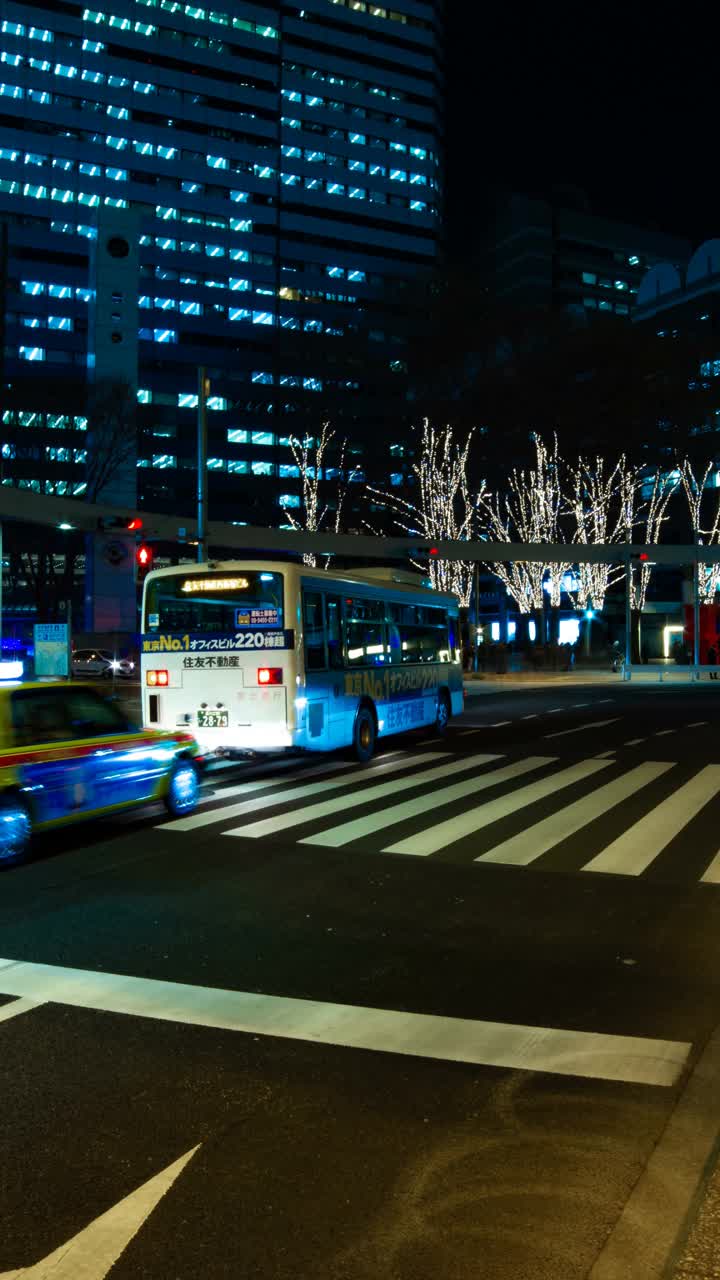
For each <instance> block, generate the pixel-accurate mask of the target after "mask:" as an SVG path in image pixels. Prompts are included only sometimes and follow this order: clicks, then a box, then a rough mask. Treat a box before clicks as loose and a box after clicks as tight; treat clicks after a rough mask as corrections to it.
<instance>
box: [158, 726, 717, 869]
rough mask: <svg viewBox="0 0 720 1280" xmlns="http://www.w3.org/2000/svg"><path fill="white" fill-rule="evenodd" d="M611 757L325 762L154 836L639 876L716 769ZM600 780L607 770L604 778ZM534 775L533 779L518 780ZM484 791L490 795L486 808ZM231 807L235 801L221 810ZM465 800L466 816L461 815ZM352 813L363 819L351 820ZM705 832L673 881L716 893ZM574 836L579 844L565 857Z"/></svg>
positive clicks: (706, 829) (257, 784) (680, 826)
mask: <svg viewBox="0 0 720 1280" xmlns="http://www.w3.org/2000/svg"><path fill="white" fill-rule="evenodd" d="M611 755H612V756H613V758H609V757H610V756H611ZM614 756H615V753H614V752H613V753H611V752H603V753H602V754H601V755H597V756H592V757H591V758H586V759H583V760H579V761H578V760H576V761H574V762H573V763H571V764H563V762H562V758H561V756H560V755H559V754H558V755H551V754H547V755H528V756H516V757H515V758H508V755H507V754H506V753H505V754H503V753H498V752H482V753H478V754H472V755H468V756H464V757H458V756H454V755H452V754H450V753H448V752H446V751H440V752H432V751H423V752H422V753H420V752H417V753H414V754H413V755H406V754H403V753H402V752H398V753H397V754H393V755H392V756H388V757H380V758H379V759H378V760H377V761H376V762H375V763H373V764H372V765H371V766H370V767H363V766H360V765H357V764H351V763H348V762H347V761H337V760H335V761H327V760H326V761H324V762H323V763H322V764H317V765H314V766H313V767H312V768H310V769H304V770H303V771H302V772H299V773H298V774H297V775H295V776H293V777H292V778H288V777H287V776H282V774H281V773H276V772H275V771H273V773H272V774H271V775H270V776H267V777H263V778H256V779H253V780H251V781H248V782H242V783H239V784H232V785H230V786H229V787H226V788H222V786H218V788H217V790H216V791H214V792H212V793H211V794H210V795H209V796H206V797H205V798H204V800H203V801H202V803H201V807H200V809H199V811H198V812H195V813H193V814H191V815H188V816H187V817H185V818H181V819H179V820H176V821H172V822H167V823H165V824H164V825H163V828H162V829H163V831H171V832H192V831H194V830H196V829H198V828H205V827H211V826H217V827H219V828H223V830H222V834H223V835H231V836H234V837H238V838H248V839H251V840H260V839H263V838H266V837H271V836H273V835H275V834H276V833H278V832H283V831H288V832H290V833H292V832H293V831H294V829H296V828H300V827H306V828H310V830H309V831H308V832H307V834H303V833H300V832H299V833H298V834H297V835H295V836H294V839H295V840H296V841H297V844H298V845H301V844H302V845H309V846H317V847H321V848H327V849H340V848H343V847H346V846H351V845H353V844H356V843H357V842H361V841H366V840H367V841H368V844H367V846H364V848H368V849H370V850H372V852H373V853H383V854H406V855H411V856H415V857H425V858H428V857H432V856H433V855H435V854H437V855H440V856H441V857H443V858H450V859H452V860H453V861H456V860H457V861H459V862H460V863H463V864H465V865H467V864H469V863H470V862H471V859H472V860H473V863H474V864H475V865H479V866H482V865H496V866H506V867H509V868H516V869H524V868H532V867H533V866H535V865H536V864H538V860H540V859H542V858H543V855H546V854H549V855H551V856H550V857H549V858H547V859H546V860H545V861H544V862H540V863H539V869H540V870H542V871H546V872H552V871H553V870H565V871H567V870H571V871H572V872H574V873H584V872H595V873H600V872H606V873H608V874H615V875H624V876H634V877H638V876H642V875H643V874H644V873H645V872H646V871H648V869H649V868H651V867H652V866H653V864H654V862H655V861H656V859H657V858H658V857H659V856H660V855H661V854H662V853H663V851H664V850H666V849H667V848H668V846H669V845H670V843H671V842H672V841H673V840H674V839H675V838H676V837H677V836H679V835H680V834H681V833H683V832H684V831H686V829H687V828H689V827H690V826H691V824H693V823H694V822H695V819H698V818H700V817H701V815H703V814H704V813H705V811H706V809H707V806H708V805H709V804H710V803H711V801H714V800H715V799H716V797H718V796H719V795H720V764H709V765H705V766H703V767H702V768H700V769H698V770H697V771H696V772H695V773H694V774H693V775H692V776H690V777H688V774H689V772H690V769H689V768H688V766H687V765H686V764H685V765H683V764H679V763H678V762H677V761H668V760H645V761H642V762H640V763H635V764H633V765H632V766H630V767H627V768H622V761H621V760H618V759H616V758H614ZM603 771H607V772H606V773H605V776H604V777H600V776H599V775H600V774H602V773H603ZM532 773H536V774H537V775H538V776H537V777H535V778H534V779H530V780H526V776H527V775H528V774H532ZM308 779H312V781H308ZM660 780H664V781H663V783H662V795H661V797H660V799H657V797H658V794H659V792H660V787H659V786H655V784H656V783H660ZM582 783H585V784H586V786H585V787H581V788H580V790H581V791H582V794H579V792H576V794H575V796H574V797H571V798H570V799H569V801H567V802H564V793H565V792H566V791H567V790H568V789H569V788H570V787H573V786H576V787H580V784H582ZM493 791H495V792H496V794H495V795H493V794H492V792H493ZM403 792H404V793H405V795H404V796H403V795H402V793H403ZM485 792H487V793H490V794H488V796H487V798H485V797H484V795H483V793H485ZM498 793H499V794H498ZM228 797H230V798H231V803H225V802H226V801H227V799H228ZM236 797H238V799H237V801H236ZM462 801H466V802H467V805H468V807H466V808H463V807H462V804H461V803H459V802H462ZM540 804H542V810H541V811H540V812H538V810H537V806H538V805H540ZM623 805H627V806H628V807H627V808H626V810H625V812H626V813H627V814H628V818H627V822H628V824H629V825H626V826H625V829H624V830H622V831H621V834H620V835H617V836H616V835H615V833H616V832H617V831H618V828H619V827H622V815H623V809H622V806H623ZM451 806H453V807H455V812H453V810H452V808H451ZM457 808H459V809H460V811H459V812H457ZM449 809H450V813H449V816H446V817H445V818H442V817H441V812H442V810H445V813H446V814H448V810H449ZM353 810H361V812H360V813H359V814H358V816H353V814H352V811H353ZM638 814H642V816H640V817H639V816H638ZM251 815H257V817H251ZM336 815H339V816H336ZM608 815H614V816H613V818H612V830H610V831H608V832H607V834H605V833H604V830H603V820H604V819H605V818H607V817H608ZM516 817H517V819H518V820H517V821H514V822H513V825H512V826H510V825H509V824H510V822H511V821H512V820H513V819H515V818H516ZM246 818H250V819H251V820H250V821H249V822H246V823H245V822H243V823H242V824H240V825H235V826H231V827H230V828H229V829H228V824H229V823H232V822H233V821H234V820H237V819H243V820H244V819H246ZM523 818H524V819H525V821H524V823H523V822H522V821H521V820H522V819H523ZM424 822H426V823H427V825H423V823H424ZM403 826H404V828H405V829H404V830H403ZM393 827H394V828H399V830H397V831H396V832H395V833H394V835H395V839H394V840H393V842H392V843H387V844H385V847H382V846H383V838H382V835H380V836H379V838H378V839H377V840H376V841H374V842H373V841H372V840H371V839H370V838H371V837H373V836H377V835H378V833H384V832H387V831H388V830H389V829H390V828H393ZM494 827H498V830H497V834H496V833H495V831H494V830H493V828H494ZM712 827H713V823H712V822H711V821H710V820H709V819H708V818H707V815H706V817H705V819H704V820H703V822H702V823H701V824H700V825H699V826H698V828H697V829H696V831H694V832H693V844H692V845H691V846H690V849H688V846H687V845H686V846H684V861H683V857H681V852H683V851H681V850H680V846H678V850H679V852H678V859H677V861H678V873H679V878H680V879H686V878H688V876H689V875H690V876H692V878H695V879H698V880H700V881H701V882H702V883H705V884H708V885H720V853H718V852H717V844H715V847H714V848H712V847H708V848H707V853H706V854H705V857H703V853H704V850H705V844H704V842H705V841H707V842H708V843H709V841H710V840H711V838H712V836H711V831H712ZM418 828H419V829H418ZM518 828H520V829H518ZM480 833H482V844H481V845H480V849H478V848H475V849H473V848H472V843H471V842H470V841H469V840H468V837H473V836H476V835H477V836H479V835H480ZM580 833H586V834H582V835H580ZM578 835H580V839H579V840H578V841H577V842H576V843H575V844H568V845H567V847H566V848H561V846H562V845H563V843H564V842H565V841H570V840H571V839H572V837H574V836H578ZM493 837H494V838H493ZM603 837H604V840H603ZM610 837H615V838H610ZM695 837H697V840H699V841H700V843H699V844H698V843H697V842H696V840H695ZM464 841H467V843H463V842H464ZM480 850H482V852H480ZM555 850H558V854H557V856H555V855H554V851H555ZM363 851H364V850H363ZM591 855H592V856H591ZM673 863H674V853H673V856H672V858H671V859H670V860H669V861H668V862H667V863H665V862H663V863H662V864H661V871H660V874H661V876H665V875H666V867H667V868H672V866H673ZM689 867H692V871H691V872H690V871H689ZM703 867H704V871H703ZM655 874H656V873H655Z"/></svg>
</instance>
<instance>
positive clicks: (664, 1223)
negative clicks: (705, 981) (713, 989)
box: [588, 1027, 720, 1280]
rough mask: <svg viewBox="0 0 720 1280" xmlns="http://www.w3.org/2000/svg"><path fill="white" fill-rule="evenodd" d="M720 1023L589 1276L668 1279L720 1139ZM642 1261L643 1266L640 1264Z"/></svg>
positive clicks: (594, 1278) (590, 1278)
mask: <svg viewBox="0 0 720 1280" xmlns="http://www.w3.org/2000/svg"><path fill="white" fill-rule="evenodd" d="M719 1082H720V1027H718V1028H716V1029H715V1031H714V1032H713V1034H712V1036H711V1037H710V1040H709V1041H708V1043H707V1045H706V1046H705V1049H704V1050H703V1052H702V1054H701V1055H700V1057H699V1058H698V1061H697V1062H696V1064H695V1066H694V1068H693V1070H692V1071H691V1073H690V1076H689V1078H688V1082H687V1084H686V1086H685V1088H684V1090H683V1092H682V1094H681V1095H680V1097H679V1099H678V1101H677V1103H676V1105H675V1109H674V1110H673V1112H672V1114H671V1116H670V1118H669V1120H668V1122H667V1124H666V1126H665V1129H664V1132H663V1134H662V1136H661V1138H660V1141H659V1142H658V1144H657V1146H656V1147H655V1150H654V1151H653V1153H652V1155H651V1156H650V1159H649V1160H648V1162H647V1164H646V1166H645V1168H644V1170H643V1172H642V1173H641V1175H640V1177H639V1178H638V1180H637V1182H636V1184H635V1186H634V1188H633V1190H632V1192H631V1193H630V1196H629V1197H628V1200H627V1202H626V1204H625V1207H624V1209H623V1211H622V1213H621V1214H620V1217H619V1218H618V1220H617V1222H616V1223H615V1226H614V1227H613V1229H612V1231H611V1232H610V1235H609V1236H608V1238H607V1240H606V1242H605V1244H604V1246H603V1248H602V1249H601V1251H600V1253H599V1254H598V1256H597V1258H596V1260H595V1263H594V1265H593V1267H592V1268H591V1270H590V1272H589V1275H588V1280H628V1276H639V1275H640V1274H642V1280H670V1278H671V1277H672V1275H673V1273H674V1270H675V1267H676V1266H677V1264H678V1261H679V1258H680V1253H681V1250H682V1249H683V1248H684V1246H685V1243H686V1240H687V1237H688V1235H689V1233H690V1230H691V1227H692V1225H693V1223H694V1220H695V1216H696V1214H697V1210H698V1207H699V1203H700V1200H701V1198H702V1195H703V1194H704V1191H705V1189H706V1187H707V1184H708V1181H709V1178H710V1174H711V1172H712V1165H713V1162H714V1157H715V1155H716V1153H717V1149H718V1144H719V1142H720V1088H719V1087H718V1085H719ZM639 1260H642V1272H641V1273H640V1272H638V1262H639Z"/></svg>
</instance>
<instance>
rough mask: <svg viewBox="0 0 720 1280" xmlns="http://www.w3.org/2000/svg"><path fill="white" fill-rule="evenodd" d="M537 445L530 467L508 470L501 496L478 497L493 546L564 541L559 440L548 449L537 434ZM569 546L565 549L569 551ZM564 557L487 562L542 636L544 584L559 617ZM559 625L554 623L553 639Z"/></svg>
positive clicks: (569, 565) (482, 494) (485, 531)
mask: <svg viewBox="0 0 720 1280" xmlns="http://www.w3.org/2000/svg"><path fill="white" fill-rule="evenodd" d="M533 443H534V445H535V463H534V466H532V467H528V468H522V469H518V468H517V467H514V468H513V470H512V471H511V472H510V475H509V477H508V482H507V489H506V491H505V492H504V493H498V492H496V493H491V492H489V490H488V489H487V488H486V487H483V488H482V489H481V491H480V494H479V497H478V511H479V516H480V521H481V523H482V527H483V534H484V536H485V537H487V538H488V539H489V540H490V541H492V542H535V543H543V542H546V543H555V544H558V543H564V542H566V541H567V538H566V527H565V521H564V519H563V516H564V512H565V501H564V492H563V464H562V460H561V458H560V455H559V452H558V444H557V439H555V438H554V439H553V444H552V448H551V449H548V448H547V447H546V445H545V444H544V443H543V441H542V440H541V439H540V437H539V436H534V437H533ZM569 552H570V548H568V553H569ZM572 564H573V562H572V558H571V556H570V555H569V554H568V558H567V559H563V560H562V561H559V562H556V561H550V560H547V561H539V562H532V561H518V562H515V563H512V564H503V563H502V562H501V561H497V562H492V563H489V564H488V566H487V567H488V568H489V570H490V572H491V573H493V574H494V575H495V577H496V578H499V580H500V581H501V582H502V583H503V585H504V587H505V589H506V591H507V593H508V595H509V596H510V597H511V599H513V600H514V601H515V604H516V605H517V608H518V610H519V612H520V613H521V614H524V615H527V614H534V615H535V622H536V634H537V635H542V626H541V623H542V619H543V615H544V592H545V589H546V587H545V584H546V583H547V590H548V594H549V597H550V607H551V609H552V610H553V611H554V612H555V616H557V611H558V610H559V608H560V602H561V596H562V590H563V581H564V579H565V576H566V574H567V573H568V572H569V571H570V569H571V568H572ZM556 631H557V627H556V626H555V625H553V627H552V633H553V638H554V636H555V633H556Z"/></svg>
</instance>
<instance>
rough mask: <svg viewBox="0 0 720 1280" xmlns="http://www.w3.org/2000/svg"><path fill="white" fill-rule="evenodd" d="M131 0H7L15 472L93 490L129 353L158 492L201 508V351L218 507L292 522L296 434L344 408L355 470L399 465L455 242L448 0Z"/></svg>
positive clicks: (246, 517) (26, 479) (315, 428)
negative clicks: (422, 311)
mask: <svg viewBox="0 0 720 1280" xmlns="http://www.w3.org/2000/svg"><path fill="white" fill-rule="evenodd" d="M109 2H110V9H102V8H101V9H98V8H84V7H83V6H82V5H81V4H77V3H74V2H73V0H19V2H15V0H4V3H3V6H2V20H1V21H0V64H1V65H0V223H4V224H5V228H6V253H5V256H4V259H5V260H4V262H3V273H2V274H3V283H4V288H3V295H4V308H3V313H4V314H3V321H4V349H5V365H4V377H3V384H4V396H3V406H2V410H3V441H2V453H3V483H6V484H7V483H12V484H18V485H24V486H27V487H29V488H32V489H34V490H36V491H37V490H39V491H40V492H46V493H47V492H49V493H68V494H80V493H83V492H87V464H88V459H87V453H88V446H87V439H86V438H87V418H88V384H89V386H90V390H92V384H93V381H97V380H99V379H100V378H102V379H110V380H112V379H113V378H116V379H122V381H123V382H124V383H126V384H127V383H129V384H130V385H131V387H132V390H133V396H136V398H137V425H138V433H137V454H136V457H134V458H133V461H134V462H136V464H137V465H136V477H137V497H138V501H139V503H140V504H145V505H146V506H147V508H148V509H150V510H152V509H155V510H165V511H174V512H180V511H187V512H188V513H189V512H191V511H192V509H193V502H194V494H195V482H196V476H195V468H196V414H197V394H198V369H199V368H200V367H205V368H206V370H207V375H208V378H209V382H210V393H209V399H208V415H207V416H208V469H209V471H210V475H209V482H210V489H209V494H210V515H211V518H214V519H226V520H227V519H230V520H236V521H238V522H245V523H260V524H282V523H283V522H284V521H285V520H286V518H287V517H286V516H285V514H284V511H285V509H287V508H296V507H298V505H299V503H300V485H299V477H298V469H297V465H296V463H295V462H294V459H293V457H292V453H291V449H290V447H289V443H288V442H289V440H290V439H291V438H292V437H303V436H304V435H306V434H309V435H311V436H315V437H317V435H319V433H320V429H321V425H322V423H323V422H325V421H328V422H330V423H331V425H332V426H333V427H334V429H335V430H336V432H337V438H338V441H339V440H340V439H341V438H343V437H347V440H348V447H347V454H346V458H347V469H346V471H347V474H346V478H347V479H349V480H351V481H361V480H362V479H364V478H365V476H366V475H372V476H374V477H375V478H381V477H382V476H384V477H385V478H386V480H387V474H388V471H389V469H390V468H391V467H392V465H393V464H392V462H391V461H390V445H391V443H392V442H393V438H394V437H393V432H395V431H396V429H397V430H401V429H402V424H403V419H404V415H405V414H406V412H407V409H406V382H405V373H406V362H405V344H406V342H407V338H408V324H409V323H410V321H409V319H408V316H407V311H408V308H407V306H405V305H404V298H405V296H406V293H407V290H408V288H409V286H410V285H411V284H412V283H413V281H414V280H415V279H416V278H417V277H418V276H419V275H422V274H423V273H424V272H426V271H428V270H429V269H431V268H432V266H433V264H434V263H435V260H436V257H437V254H438V248H439V241H440V228H441V213H442V198H443V197H442V165H441V158H442V145H443V138H442V99H443V70H442V34H443V32H442V26H443V12H442V9H443V6H442V0H391V3H392V5H393V8H386V7H385V6H384V5H376V4H371V3H366V2H365V0H306V3H305V4H304V5H303V6H302V7H300V6H298V5H295V4H289V3H280V2H279V0H275V2H274V3H272V2H270V0H266V2H264V3H249V2H246V0H218V4H219V5H220V7H219V8H218V9H208V8H204V7H200V6H198V5H195V4H190V3H182V2H180V0H109ZM92 3H99V0H92ZM101 259H102V270H101ZM110 259H114V262H115V269H111V268H112V263H111V262H110ZM330 463H331V465H330V467H329V475H330V478H331V479H332V478H333V473H334V472H338V471H339V469H340V458H339V453H338V454H337V455H336V457H335V459H334V461H333V459H332V458H331V459H330ZM123 467H124V474H123V477H122V486H121V488H122V492H123V493H124V494H126V495H127V494H128V492H129V490H128V484H127V480H128V476H127V459H126V458H125V459H124V462H123ZM116 488H117V486H116ZM103 492H104V496H105V497H106V499H107V498H109V497H112V494H113V481H112V478H109V479H108V481H107V484H106V487H105V489H104V490H103ZM352 505H353V504H352V501H351V502H350V504H349V509H351V508H352Z"/></svg>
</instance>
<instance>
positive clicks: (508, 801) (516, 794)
mask: <svg viewBox="0 0 720 1280" xmlns="http://www.w3.org/2000/svg"><path fill="white" fill-rule="evenodd" d="M609 763H610V761H609V760H580V761H579V762H578V763H577V764H574V765H571V766H570V768H569V769H563V770H562V771H561V772H560V773H553V774H551V775H550V777H548V778H541V779H540V780H539V781H538V782H531V783H530V784H529V785H528V786H527V787H521V789H520V790H519V791H511V792H510V794H509V795H506V796H501V797H500V798H499V799H497V800H492V801H491V802H490V803H489V804H484V805H479V806H478V807H477V808H474V809H467V810H466V811H465V812H464V813H459V814H457V815H456V816H455V817H454V818H448V820H447V821H446V822H439V823H437V824H436V826H434V827H427V828H426V830H425V831H420V832H418V834H417V835H415V836H409V837H408V838H407V839H405V840H399V841H398V843H397V844H391V845H390V846H389V847H388V848H387V849H383V853H409V854H413V855H416V856H417V857H427V856H428V855H429V854H431V853H437V851H438V849H444V848H446V846H447V845H449V844H455V842H456V841H457V840H462V838H463V837H464V836H468V835H471V834H474V832H476V831H482V829H483V828H484V827H489V826H492V824H493V822H499V821H500V819H501V818H507V817H508V815H509V814H513V813H517V812H518V811H519V810H520V809H525V808H527V806H528V805H531V804H535V803H536V801H538V800H543V799H544V798H545V796H549V795H552V794H553V793H554V792H555V791H560V790H562V788H563V787H570V786H572V784H573V783H574V782H580V781H582V779H583V778H590V777H592V775H593V774H595V773H599V772H600V770H601V769H606V768H607V767H608V765H609Z"/></svg>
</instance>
